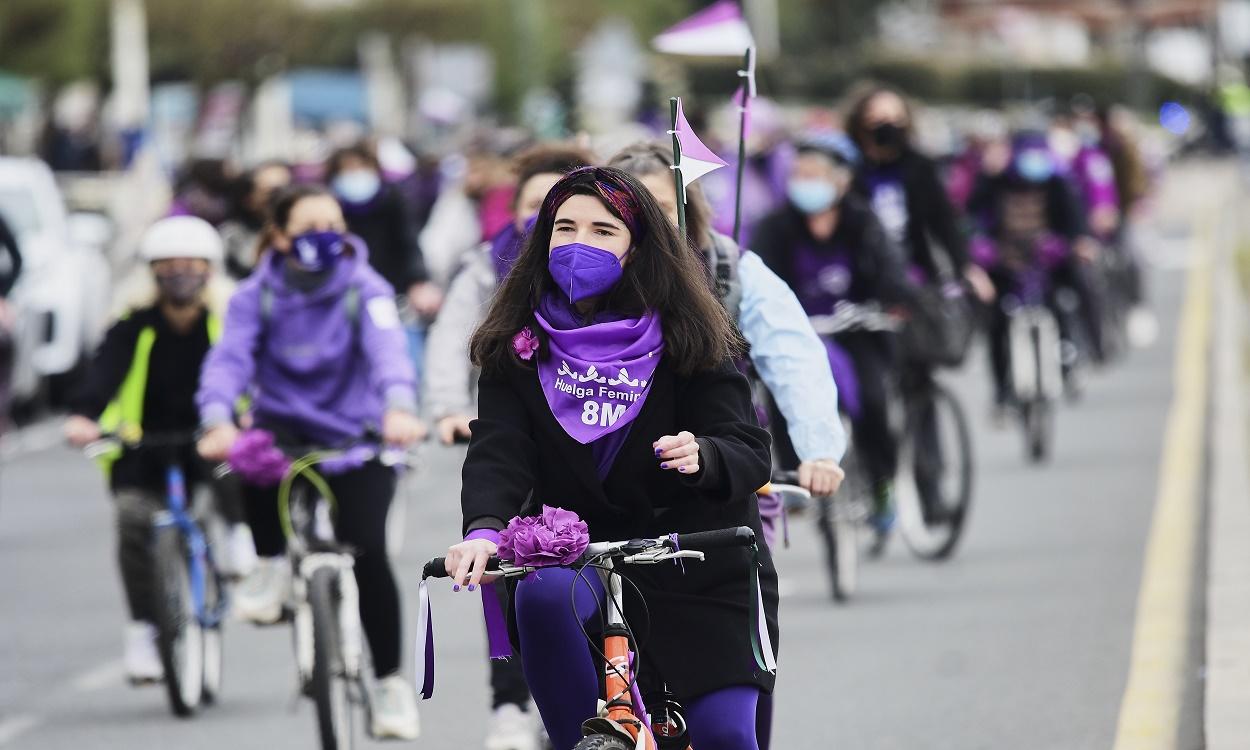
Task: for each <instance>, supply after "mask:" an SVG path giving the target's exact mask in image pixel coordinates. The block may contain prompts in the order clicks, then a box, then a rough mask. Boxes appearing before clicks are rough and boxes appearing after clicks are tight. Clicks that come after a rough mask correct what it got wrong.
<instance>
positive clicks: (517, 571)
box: [421, 526, 755, 578]
mask: <svg viewBox="0 0 1250 750" xmlns="http://www.w3.org/2000/svg"><path fill="white" fill-rule="evenodd" d="M753 544H755V531H754V530H753V529H752V528H751V527H750V526H737V527H734V528H728V529H716V530H714V531H694V532H691V533H688V534H674V535H673V536H662V537H657V538H655V539H634V540H630V541H628V542H598V543H595V544H592V545H590V546H589V547H587V549H586V552H585V553H584V554H583V555H582V556H581V557H580V558H579V559H578V560H577V561H575V562H574V563H572V564H571V565H564V566H551V567H566V568H572V567H576V566H577V565H579V564H582V563H585V562H588V561H591V560H595V559H599V558H602V557H605V556H606V557H612V558H614V559H616V560H618V561H625V562H628V560H626V558H635V560H634V562H638V563H643V562H653V561H654V560H652V559H651V557H648V556H647V555H646V553H652V552H657V551H659V552H664V551H669V552H671V556H672V557H698V558H700V559H701V558H702V555H686V554H684V553H688V552H689V553H695V552H709V551H711V550H715V549H728V548H731V547H750V546H751V545H753ZM669 556H670V555H663V557H665V558H667V557H669ZM652 557H653V556H652ZM532 570H538V568H533V567H517V566H514V565H512V564H510V563H506V562H503V561H501V560H500V559H499V558H498V557H491V558H490V560H489V561H488V562H487V563H486V571H487V572H488V573H500V574H502V575H504V576H508V577H514V576H519V575H523V574H525V573H528V572H530V571H532ZM421 577H422V578H449V577H450V575H449V574H448V573H447V558H446V557H436V558H434V559H433V560H430V561H429V562H427V563H426V564H425V567H424V568H422V570H421Z"/></svg>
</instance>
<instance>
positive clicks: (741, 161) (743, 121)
mask: <svg viewBox="0 0 1250 750" xmlns="http://www.w3.org/2000/svg"><path fill="white" fill-rule="evenodd" d="M754 51H755V50H754V49H752V48H751V47H747V51H746V55H744V56H743V59H742V70H743V72H745V73H746V75H748V76H750V75H751V55H752V54H753V53H754ZM753 93H754V92H752V91H751V82H750V81H749V80H746V81H743V82H742V103H741V104H739V105H738V181H737V183H736V184H735V186H734V191H735V192H734V244H735V245H736V244H738V237H739V235H740V234H741V233H742V178H743V176H744V175H745V173H746V166H747V110H748V109H749V104H748V102H750V100H751V95H752V94H753Z"/></svg>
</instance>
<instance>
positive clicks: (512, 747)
mask: <svg viewBox="0 0 1250 750" xmlns="http://www.w3.org/2000/svg"><path fill="white" fill-rule="evenodd" d="M486 750H538V730H537V728H535V726H534V722H533V720H532V719H531V718H530V715H529V714H527V713H525V711H523V710H522V709H521V707H520V706H518V705H515V704H513V703H505V704H503V705H502V706H500V707H499V708H496V709H495V713H494V715H492V716H491V717H490V724H489V725H487V728H486Z"/></svg>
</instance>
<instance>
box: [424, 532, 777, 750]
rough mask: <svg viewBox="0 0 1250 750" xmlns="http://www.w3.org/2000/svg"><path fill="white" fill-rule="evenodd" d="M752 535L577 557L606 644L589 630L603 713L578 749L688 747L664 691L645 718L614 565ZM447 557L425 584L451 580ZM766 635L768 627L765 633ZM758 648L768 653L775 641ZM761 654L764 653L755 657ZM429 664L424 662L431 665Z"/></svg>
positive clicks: (675, 537)
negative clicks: (598, 578) (596, 597)
mask: <svg viewBox="0 0 1250 750" xmlns="http://www.w3.org/2000/svg"><path fill="white" fill-rule="evenodd" d="M755 544H756V541H755V532H754V531H753V530H752V529H751V528H750V527H749V526H739V527H737V528H730V529H718V530H715V531H698V532H693V533H689V534H670V535H668V536H662V537H657V538H655V539H633V540H629V541H622V542H595V543H591V544H590V545H588V546H587V547H586V550H585V552H583V553H582V555H581V557H579V558H578V559H577V560H576V561H574V562H573V563H571V564H569V565H562V566H549V567H563V568H567V569H569V570H574V571H576V572H577V573H578V575H577V577H576V578H574V580H573V585H574V586H576V585H577V584H578V583H579V581H582V580H583V579H582V574H583V573H584V572H585V570H586V569H587V568H594V569H596V570H598V571H601V573H602V575H603V578H604V579H605V580H604V589H605V591H606V593H607V606H606V609H607V612H606V613H605V623H606V626H605V628H604V632H603V634H602V638H603V643H602V647H600V645H598V644H597V643H596V640H595V639H594V638H591V637H590V636H589V635H587V640H588V641H589V642H590V645H591V648H592V649H593V651H594V653H595V654H596V656H597V657H598V658H599V659H601V660H602V662H603V674H604V676H605V677H604V693H603V694H604V696H605V697H606V698H607V700H606V701H605V702H603V703H601V704H600V705H601V707H602V708H601V711H600V714H599V716H596V717H593V718H590V719H587V720H586V722H585V723H584V724H583V725H582V732H583V735H584V736H583V738H582V740H581V741H579V742H578V743H577V745H575V746H574V750H690V739H689V734H688V732H687V728H686V721H685V718H684V717H683V716H682V713H681V706H680V704H678V703H677V701H676V700H675V699H673V698H672V697H671V696H669V695H668V694H667V693H666V694H665V695H664V696H663V697H662V699H661V700H660V701H659V702H658V703H657V704H656V705H657V706H658V707H659V710H657V711H656V712H654V715H653V716H652V717H651V718H650V720H649V721H648V717H647V711H646V708H645V706H644V704H643V701H642V695H641V692H640V691H639V688H638V683H637V663H638V662H639V661H640V660H641V657H638V656H637V648H636V646H637V644H636V642H635V639H634V637H633V633H632V632H631V630H630V628H629V625H628V624H627V623H626V621H625V589H624V586H623V585H622V580H625V579H623V578H622V577H621V576H620V575H619V573H617V572H616V569H617V568H618V567H621V566H628V565H658V564H660V563H663V562H668V561H681V560H697V561H702V560H703V559H704V552H710V551H712V550H716V549H727V548H732V547H753V546H754V545H755ZM446 565H447V563H446V559H445V558H442V557H436V558H434V559H433V560H430V561H429V562H428V563H426V564H425V567H424V569H423V570H422V574H421V580H422V586H423V587H424V586H425V581H426V580H427V579H430V578H448V577H450V576H449V574H448V573H447V568H446ZM544 569H546V568H545V567H534V566H513V565H511V564H508V563H506V562H502V561H500V560H499V558H497V557H492V558H491V561H490V562H489V563H488V564H487V571H488V572H490V573H492V574H494V575H498V576H500V577H502V578H521V577H523V576H526V575H529V574H530V573H533V572H536V571H539V570H544ZM765 632H766V631H765ZM760 649H761V651H763V652H764V653H765V654H767V657H766V658H771V655H772V646H771V644H769V643H767V642H765V643H764V644H762V646H760ZM757 658H759V655H757ZM430 668H432V665H427V669H430Z"/></svg>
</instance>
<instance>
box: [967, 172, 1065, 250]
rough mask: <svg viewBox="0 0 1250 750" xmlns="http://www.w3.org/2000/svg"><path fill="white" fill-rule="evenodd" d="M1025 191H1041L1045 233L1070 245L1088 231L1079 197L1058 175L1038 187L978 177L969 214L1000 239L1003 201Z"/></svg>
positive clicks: (1003, 177)
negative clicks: (1008, 196)
mask: <svg viewBox="0 0 1250 750" xmlns="http://www.w3.org/2000/svg"><path fill="white" fill-rule="evenodd" d="M1025 190H1041V191H1043V192H1044V194H1045V199H1046V229H1047V230H1049V231H1051V232H1054V233H1055V234H1057V235H1059V236H1060V237H1063V238H1064V239H1065V240H1068V241H1069V242H1071V241H1073V240H1075V239H1076V238H1078V237H1080V236H1081V235H1083V234H1086V233H1087V232H1088V229H1087V228H1086V225H1085V213H1084V211H1083V210H1082V207H1081V201H1080V197H1079V196H1078V195H1077V194H1076V191H1075V190H1074V189H1073V188H1072V185H1071V183H1069V182H1068V181H1067V180H1066V179H1064V178H1063V177H1061V176H1059V175H1054V176H1052V177H1051V178H1050V179H1049V180H1047V181H1046V183H1045V184H1044V185H1040V186H1037V187H1034V186H1026V185H1023V184H1021V183H1020V182H1019V181H1017V180H1013V179H1012V178H1011V177H1008V176H1007V175H995V176H992V177H990V176H986V175H982V176H980V177H979V178H977V183H976V186H975V187H974V188H973V190H972V195H971V196H970V197H969V198H968V213H969V214H971V215H972V216H974V217H975V218H976V219H977V220H978V223H979V224H980V225H981V228H982V229H983V230H984V231H985V232H986V233H987V234H989V236H991V237H994V238H999V237H1000V233H1001V225H1002V212H1003V199H1004V198H1005V197H1006V196H1007V195H1008V194H1009V193H1011V192H1012V191H1025Z"/></svg>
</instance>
